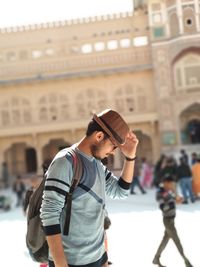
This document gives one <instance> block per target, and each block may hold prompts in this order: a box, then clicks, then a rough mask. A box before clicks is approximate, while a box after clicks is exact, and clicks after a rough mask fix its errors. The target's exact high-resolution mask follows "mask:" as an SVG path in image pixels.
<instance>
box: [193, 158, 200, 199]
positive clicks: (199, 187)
mask: <svg viewBox="0 0 200 267" xmlns="http://www.w3.org/2000/svg"><path fill="white" fill-rule="evenodd" d="M192 177H193V179H192V185H193V192H194V194H195V197H196V199H199V196H200V155H198V157H197V162H196V163H195V164H194V165H193V166H192Z"/></svg>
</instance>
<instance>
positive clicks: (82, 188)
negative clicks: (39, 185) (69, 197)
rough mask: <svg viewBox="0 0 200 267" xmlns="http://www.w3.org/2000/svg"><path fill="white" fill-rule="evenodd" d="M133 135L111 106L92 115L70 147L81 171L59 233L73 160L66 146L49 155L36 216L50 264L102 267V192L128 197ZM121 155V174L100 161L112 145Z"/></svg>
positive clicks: (104, 263) (134, 143) (53, 266)
mask: <svg viewBox="0 0 200 267" xmlns="http://www.w3.org/2000/svg"><path fill="white" fill-rule="evenodd" d="M137 145H138V139H137V137H136V136H135V134H134V133H133V132H132V131H130V129H129V127H128V125H127V124H126V122H125V121H124V119H123V118H122V117H121V116H120V114H119V113H117V112H116V111H114V110H110V109H109V110H105V111H103V112H102V113H100V114H98V115H96V114H94V115H93V118H92V120H91V121H90V122H89V124H88V127H87V130H86V135H85V136H84V137H83V139H82V140H81V141H80V142H78V143H77V144H75V145H73V148H75V150H76V153H78V155H79V157H80V159H81V161H82V165H83V174H82V177H81V179H80V181H79V185H78V186H77V187H76V189H75V191H74V194H73V201H72V210H71V220H70V229H69V234H68V235H67V236H64V235H63V234H62V232H63V224H64V222H65V217H66V214H65V211H64V210H63V207H64V204H65V196H66V194H67V193H68V192H69V187H70V185H71V182H72V177H73V168H72V158H71V156H70V154H69V153H68V151H67V150H66V149H64V150H62V151H60V152H59V153H58V154H57V155H56V156H55V158H54V159H53V161H52V163H51V164H50V167H49V169H48V171H47V173H46V174H47V179H46V184H45V189H44V195H43V202H42V206H41V219H42V223H43V227H44V230H45V233H46V236H47V242H48V245H49V251H50V254H49V266H50V267H102V266H107V254H106V251H105V247H104V217H105V193H106V194H107V195H109V196H110V197H111V198H125V197H127V196H128V195H129V188H130V184H131V182H132V177H133V169H134V160H135V158H136V148H137ZM117 148H118V149H120V151H121V153H122V154H123V155H124V165H123V169H122V173H121V176H120V178H117V177H115V176H114V175H113V173H111V172H110V171H109V170H108V169H107V168H106V167H105V166H104V165H103V164H102V162H101V160H102V159H103V158H105V157H108V156H109V155H114V153H115V150H116V149H117Z"/></svg>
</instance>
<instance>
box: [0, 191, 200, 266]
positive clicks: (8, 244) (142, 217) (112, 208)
mask: <svg viewBox="0 0 200 267" xmlns="http://www.w3.org/2000/svg"><path fill="white" fill-rule="evenodd" d="M154 193H155V192H154V190H150V191H148V194H146V195H141V194H140V193H138V194H137V195H130V196H129V197H128V198H127V199H125V200H110V199H107V209H108V212H109V215H110V218H111V220H112V225H111V228H110V229H109V230H108V231H107V235H108V242H109V258H110V260H111V261H112V262H113V265H112V266H113V267H151V266H154V265H152V263H151V262H152V258H153V256H154V253H155V251H156V249H157V247H158V245H159V242H160V241H161V238H162V236H163V226H162V217H161V212H160V211H159V210H158V208H157V203H156V202H155V200H154ZM176 226H177V229H178V233H179V236H180V239H181V241H182V244H183V247H184V249H185V253H186V255H188V257H189V259H190V260H191V262H192V263H193V266H194V267H200V253H199V243H200V201H198V202H196V203H194V204H188V205H178V209H177V218H176ZM25 231H26V219H25V217H24V215H23V213H22V211H21V209H20V208H14V209H12V210H11V211H9V212H0V255H1V256H0V266H1V267H14V266H16V267H36V266H37V267H39V264H37V263H34V262H32V260H31V259H30V258H29V255H28V252H27V250H26V246H25ZM162 262H163V264H165V265H166V266H167V267H184V263H183V261H182V259H181V257H180V255H179V254H178V251H177V250H176V247H175V246H174V244H173V243H172V242H171V241H170V242H169V244H168V246H167V248H166V250H165V251H164V253H163V256H162Z"/></svg>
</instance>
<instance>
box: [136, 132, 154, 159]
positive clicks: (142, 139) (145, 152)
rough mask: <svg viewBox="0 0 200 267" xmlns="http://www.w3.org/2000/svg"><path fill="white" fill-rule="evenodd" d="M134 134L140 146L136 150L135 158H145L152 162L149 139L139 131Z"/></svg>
mask: <svg viewBox="0 0 200 267" xmlns="http://www.w3.org/2000/svg"><path fill="white" fill-rule="evenodd" d="M134 133H135V134H136V136H137V138H138V140H139V144H140V145H139V146H138V148H137V156H138V157H139V158H142V157H145V158H146V159H147V160H148V161H151V162H152V159H153V146H152V140H151V137H150V136H149V135H147V134H146V133H144V132H142V131H141V130H136V131H134Z"/></svg>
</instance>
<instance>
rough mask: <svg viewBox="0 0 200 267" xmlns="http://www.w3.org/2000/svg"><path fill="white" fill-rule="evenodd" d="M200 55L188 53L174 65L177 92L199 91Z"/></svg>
mask: <svg viewBox="0 0 200 267" xmlns="http://www.w3.org/2000/svg"><path fill="white" fill-rule="evenodd" d="M199 73H200V53H199V54H197V53H193V52H188V53H187V54H186V55H184V56H183V57H181V58H180V59H179V60H178V61H177V62H176V63H175V65H174V77H175V79H174V80H175V88H176V91H177V92H181V91H183V90H184V91H187V92H190V91H194V90H195V89H196V90H199V86H200V75H199Z"/></svg>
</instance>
